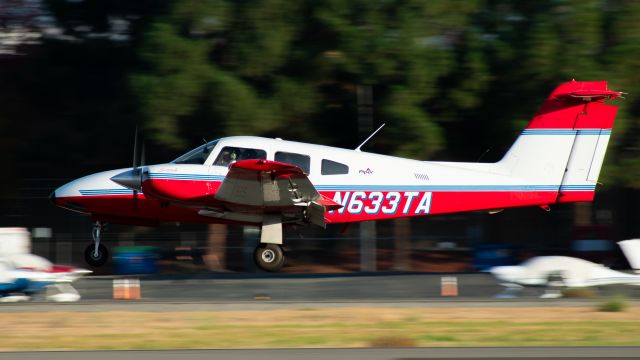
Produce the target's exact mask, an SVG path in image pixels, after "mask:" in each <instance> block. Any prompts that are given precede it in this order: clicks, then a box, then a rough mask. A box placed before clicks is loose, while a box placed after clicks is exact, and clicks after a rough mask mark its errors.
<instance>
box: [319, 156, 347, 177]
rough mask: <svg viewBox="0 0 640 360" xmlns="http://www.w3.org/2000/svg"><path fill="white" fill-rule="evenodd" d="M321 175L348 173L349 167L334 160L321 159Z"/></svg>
mask: <svg viewBox="0 0 640 360" xmlns="http://www.w3.org/2000/svg"><path fill="white" fill-rule="evenodd" d="M320 173H321V174H322V175H344V174H348V173H349V167H348V166H347V165H345V164H341V163H339V162H336V161H331V160H327V159H322V169H321V170H320Z"/></svg>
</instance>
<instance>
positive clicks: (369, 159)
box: [51, 81, 622, 271]
mask: <svg viewBox="0 0 640 360" xmlns="http://www.w3.org/2000/svg"><path fill="white" fill-rule="evenodd" d="M621 94H622V93H620V92H615V91H611V90H609V89H608V88H607V83H606V81H590V82H578V81H571V82H567V83H563V84H561V85H560V86H558V87H557V88H556V89H555V90H554V91H553V92H552V93H551V94H550V95H549V97H547V99H546V100H545V101H544V102H543V104H542V106H541V107H540V109H539V110H538V112H537V113H536V114H535V116H534V117H533V119H532V120H531V122H530V123H529V125H528V126H527V128H526V129H525V130H524V131H523V132H522V133H521V134H520V136H519V137H518V138H517V140H516V142H515V143H514V144H513V145H512V147H511V148H510V149H509V151H508V152H507V153H506V154H505V155H504V157H503V158H502V160H500V161H498V162H496V163H464V162H433V161H419V160H411V159H404V158H399V157H393V156H387V155H380V154H373V153H367V152H361V151H360V147H358V148H357V149H356V150H348V149H340V148H334V147H329V146H322V145H312V144H305V143H299V142H292V141H284V140H281V139H267V138H261V137H251V136H234V137H226V138H222V139H219V140H215V141H212V142H209V143H207V144H204V145H202V146H200V147H198V148H196V149H194V150H192V151H190V152H188V153H186V154H185V155H183V156H180V157H179V158H177V159H175V160H174V161H172V162H170V163H166V164H160V165H146V166H141V167H137V166H134V167H133V168H129V169H119V170H111V171H105V172H100V173H97V174H93V175H89V176H86V177H83V178H80V179H77V180H74V181H72V182H70V183H68V184H66V185H64V186H62V187H60V188H58V189H56V190H55V191H54V192H53V193H52V195H51V199H52V201H53V202H54V203H55V204H56V205H58V206H61V207H63V208H66V209H69V210H74V211H79V212H83V213H86V214H89V215H91V218H92V220H93V221H94V224H95V225H94V232H93V235H94V240H95V245H90V246H89V247H88V248H87V251H86V252H85V255H86V259H87V261H88V262H89V264H91V265H94V266H95V265H101V264H103V263H104V262H105V261H106V259H107V256H108V255H107V251H106V248H105V247H104V245H101V244H100V230H101V228H102V226H103V224H105V223H108V222H111V223H123V224H141V225H143V224H147V225H153V224H158V223H160V222H185V223H188V222H199V223H240V224H256V225H260V226H261V227H262V234H261V238H260V244H259V245H258V247H257V248H256V252H255V260H256V263H257V264H258V266H260V267H261V268H262V269H265V270H269V271H276V270H278V269H280V268H281V267H282V265H283V263H284V253H283V251H282V247H281V245H282V226H283V225H288V224H315V225H318V226H323V227H324V226H325V225H326V224H332V223H347V222H358V221H365V220H381V219H390V218H397V217H407V216H425V215H432V214H445V213H453V212H463V211H473V210H492V209H503V208H509V207H520V206H541V207H543V208H548V206H549V205H551V204H556V203H567V202H576V201H592V200H593V197H594V191H595V186H596V182H597V180H598V175H599V173H600V168H601V166H602V162H603V159H604V155H605V151H606V147H607V143H608V141H609V136H610V134H611V128H612V126H613V122H614V118H615V115H616V110H617V108H616V107H615V106H611V105H608V104H605V103H604V101H605V100H606V99H613V98H617V97H619V96H620V95H621ZM361 146H362V145H361Z"/></svg>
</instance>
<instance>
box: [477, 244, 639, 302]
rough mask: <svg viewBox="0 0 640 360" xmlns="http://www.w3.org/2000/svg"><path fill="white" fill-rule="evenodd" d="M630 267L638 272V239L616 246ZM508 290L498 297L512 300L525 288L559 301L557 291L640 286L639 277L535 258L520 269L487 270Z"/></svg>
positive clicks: (580, 263) (569, 260) (591, 265)
mask: <svg viewBox="0 0 640 360" xmlns="http://www.w3.org/2000/svg"><path fill="white" fill-rule="evenodd" d="M618 245H620V247H621V248H622V251H623V252H624V255H625V256H626V257H627V260H628V261H629V264H630V265H631V266H632V267H633V269H634V270H635V271H636V272H638V271H640V239H633V240H625V241H620V242H618ZM489 271H490V272H491V274H493V276H495V277H496V279H498V280H499V281H501V283H502V285H503V286H506V287H507V290H506V291H505V292H503V293H501V294H499V295H498V297H512V296H514V295H515V293H517V292H519V291H520V290H522V288H523V287H524V286H547V287H548V291H547V292H545V293H544V294H543V295H542V297H546V298H551V297H560V296H561V293H560V291H559V289H560V288H582V287H590V286H601V285H614V284H626V285H640V274H629V273H624V272H620V271H616V270H611V269H609V268H608V267H606V266H604V265H600V264H595V263H592V262H590V261H587V260H584V259H579V258H574V257H569V256H537V257H534V258H531V259H529V260H527V261H525V262H523V263H522V264H520V265H514V266H496V267H493V268H491V269H490V270H489Z"/></svg>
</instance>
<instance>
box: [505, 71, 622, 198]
mask: <svg viewBox="0 0 640 360" xmlns="http://www.w3.org/2000/svg"><path fill="white" fill-rule="evenodd" d="M620 95H622V93H620V92H616V91H611V90H609V89H608V88H607V82H606V81H575V80H573V81H570V82H566V83H563V84H561V85H560V86H558V87H557V88H556V89H555V90H554V91H553V92H552V93H551V94H550V95H549V97H547V99H546V100H545V101H544V102H543V104H542V106H541V107H540V109H539V110H538V112H537V113H536V114H535V115H534V117H533V119H532V120H531V122H529V125H528V126H527V128H526V129H525V130H524V131H523V132H522V134H520V136H519V137H518V139H517V140H516V142H515V143H514V144H513V146H512V147H511V148H510V149H509V151H508V152H507V153H506V154H505V156H504V158H503V159H502V160H501V161H500V164H502V165H503V166H504V168H505V169H507V170H508V172H509V174H510V175H511V176H513V177H517V178H521V179H524V180H526V181H527V182H528V183H535V184H544V186H547V187H550V188H553V190H556V191H557V197H556V199H555V202H557V203H566V202H577V201H592V200H593V197H594V192H595V187H596V184H597V181H598V176H599V174H600V169H601V167H602V162H603V161H604V155H605V152H606V150H607V144H608V142H609V136H610V135H611V128H612V127H613V122H614V119H615V116H616V111H617V108H616V107H615V106H613V105H608V104H605V102H604V101H605V100H607V99H614V98H617V97H619V96H620ZM549 184H551V185H549ZM547 190H549V189H547Z"/></svg>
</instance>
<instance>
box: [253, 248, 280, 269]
mask: <svg viewBox="0 0 640 360" xmlns="http://www.w3.org/2000/svg"><path fill="white" fill-rule="evenodd" d="M253 259H254V260H255V262H256V265H258V267H259V268H261V269H262V270H265V271H270V272H274V271H278V270H280V269H282V265H284V251H282V246H280V245H277V244H260V245H259V246H258V247H257V248H256V251H255V252H254V253H253Z"/></svg>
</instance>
